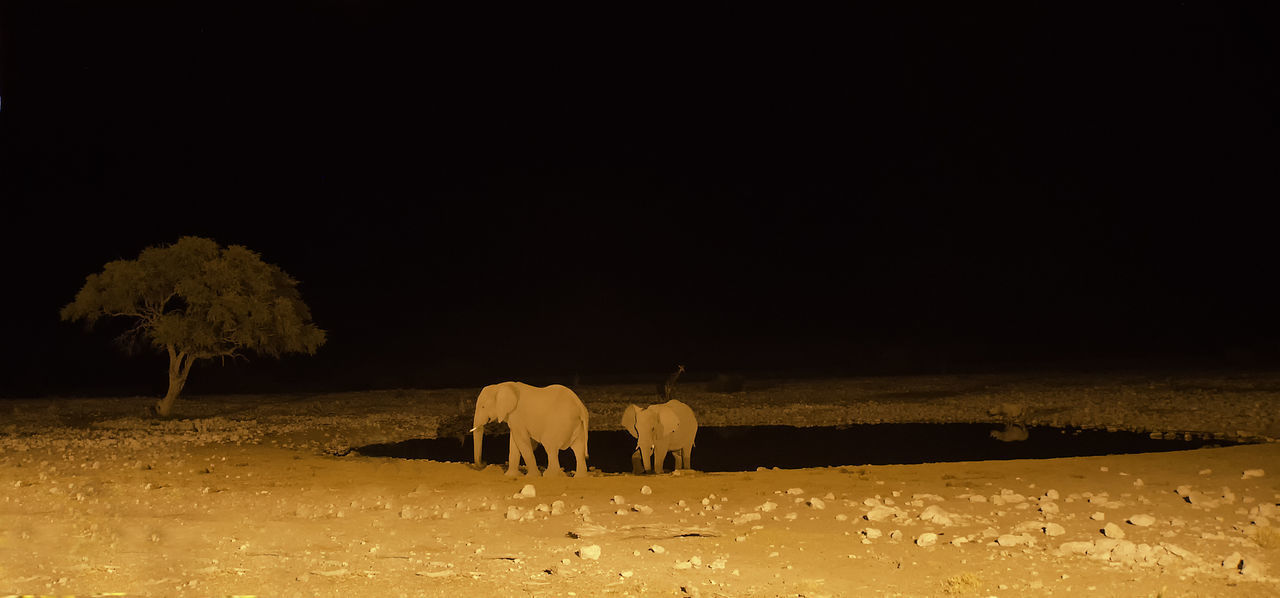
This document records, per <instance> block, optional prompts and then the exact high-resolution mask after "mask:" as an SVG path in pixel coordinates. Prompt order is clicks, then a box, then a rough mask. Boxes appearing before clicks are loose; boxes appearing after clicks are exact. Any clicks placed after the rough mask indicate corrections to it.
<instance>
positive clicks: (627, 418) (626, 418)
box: [622, 405, 640, 438]
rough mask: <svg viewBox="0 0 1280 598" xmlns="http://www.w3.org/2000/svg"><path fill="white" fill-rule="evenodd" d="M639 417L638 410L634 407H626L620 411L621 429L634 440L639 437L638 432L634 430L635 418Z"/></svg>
mask: <svg viewBox="0 0 1280 598" xmlns="http://www.w3.org/2000/svg"><path fill="white" fill-rule="evenodd" d="M639 415H640V408H639V407H637V406H635V405H627V408H626V409H624V410H623V411H622V427H624V428H626V429H627V431H628V432H630V433H631V435H632V436H634V437H636V438H639V437H640V430H638V429H636V417H637V416H639Z"/></svg>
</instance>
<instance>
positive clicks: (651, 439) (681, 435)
mask: <svg viewBox="0 0 1280 598" xmlns="http://www.w3.org/2000/svg"><path fill="white" fill-rule="evenodd" d="M622 427H624V428H626V429H627V431H628V432H630V433H631V435H632V436H634V437H635V438H636V440H637V442H636V445H637V447H638V448H639V450H640V463H641V467H642V469H643V470H644V471H645V472H646V473H647V472H650V471H652V472H656V473H662V465H663V462H665V461H666V460H667V452H668V451H670V452H671V453H672V458H673V459H674V461H675V468H674V469H690V468H691V465H690V460H691V459H692V457H693V439H694V437H696V436H697V435H698V418H697V417H695V416H694V415H693V409H690V408H689V406H688V405H685V404H684V403H681V402H680V401H676V400H670V401H667V402H666V403H661V404H658V405H650V406H648V407H647V408H645V409H641V408H640V407H638V406H636V405H628V406H627V408H626V410H625V411H623V412H622Z"/></svg>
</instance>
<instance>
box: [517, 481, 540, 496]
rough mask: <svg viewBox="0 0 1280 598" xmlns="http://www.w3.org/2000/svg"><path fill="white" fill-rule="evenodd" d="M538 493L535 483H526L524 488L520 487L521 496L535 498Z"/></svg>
mask: <svg viewBox="0 0 1280 598" xmlns="http://www.w3.org/2000/svg"><path fill="white" fill-rule="evenodd" d="M537 495H538V491H537V490H535V489H534V487H533V484H525V485H524V488H521V489H520V496H523V497H525V498H533V497H535V496H537Z"/></svg>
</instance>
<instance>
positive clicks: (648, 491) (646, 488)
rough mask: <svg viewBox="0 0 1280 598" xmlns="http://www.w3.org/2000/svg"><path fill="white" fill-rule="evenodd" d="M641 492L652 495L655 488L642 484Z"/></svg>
mask: <svg viewBox="0 0 1280 598" xmlns="http://www.w3.org/2000/svg"><path fill="white" fill-rule="evenodd" d="M640 494H643V495H645V496H648V495H650V494H653V488H650V487H649V486H648V485H645V486H641V487H640Z"/></svg>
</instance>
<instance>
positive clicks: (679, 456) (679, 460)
mask: <svg viewBox="0 0 1280 598" xmlns="http://www.w3.org/2000/svg"><path fill="white" fill-rule="evenodd" d="M671 460H672V461H674V462H675V463H674V465H675V469H688V468H687V467H685V466H684V449H676V450H674V451H671Z"/></svg>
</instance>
